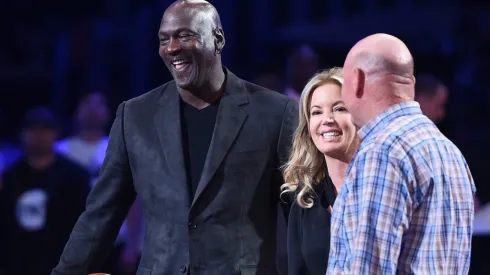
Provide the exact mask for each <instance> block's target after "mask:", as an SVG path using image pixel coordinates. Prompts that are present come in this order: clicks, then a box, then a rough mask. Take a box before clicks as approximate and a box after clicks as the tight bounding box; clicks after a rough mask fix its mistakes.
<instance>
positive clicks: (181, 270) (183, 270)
mask: <svg viewBox="0 0 490 275" xmlns="http://www.w3.org/2000/svg"><path fill="white" fill-rule="evenodd" d="M180 272H182V273H186V272H187V266H185V265H182V266H180Z"/></svg>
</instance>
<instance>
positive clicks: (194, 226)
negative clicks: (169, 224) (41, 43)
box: [189, 222, 197, 229]
mask: <svg viewBox="0 0 490 275" xmlns="http://www.w3.org/2000/svg"><path fill="white" fill-rule="evenodd" d="M189 228H190V229H196V228H197V224H196V223H195V222H189Z"/></svg>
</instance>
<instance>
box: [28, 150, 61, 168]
mask: <svg viewBox="0 0 490 275" xmlns="http://www.w3.org/2000/svg"><path fill="white" fill-rule="evenodd" d="M54 160H55V154H54V153H53V152H50V153H48V154H43V155H39V156H32V155H31V156H27V163H28V164H29V165H30V166H31V167H32V168H34V169H36V170H44V169H46V168H48V167H49V166H51V164H52V163H53V162H54Z"/></svg>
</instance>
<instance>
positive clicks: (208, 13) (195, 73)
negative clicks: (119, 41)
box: [158, 0, 225, 91]
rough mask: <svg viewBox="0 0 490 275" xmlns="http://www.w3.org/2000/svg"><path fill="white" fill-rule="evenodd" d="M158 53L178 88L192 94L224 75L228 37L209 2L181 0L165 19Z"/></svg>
mask: <svg viewBox="0 0 490 275" xmlns="http://www.w3.org/2000/svg"><path fill="white" fill-rule="evenodd" d="M158 37H159V40H160V48H159V54H160V56H161V57H162V59H163V60H164V62H165V65H166V66H167V68H168V69H169V71H170V72H171V73H172V76H173V77H174V80H175V81H176V83H177V85H178V87H180V88H182V89H184V90H188V91H192V90H196V91H197V89H199V88H200V87H203V86H204V85H205V84H209V83H207V82H210V81H213V80H214V79H219V78H221V76H218V75H222V74H223V69H222V65H221V51H222V49H223V47H224V45H225V37H224V33H223V29H222V28H221V21H220V19H219V15H218V12H217V11H216V9H215V8H214V6H213V5H211V4H210V3H209V2H207V1H203V0H180V1H176V2H174V3H173V4H171V5H170V6H169V7H168V8H167V10H166V11H165V13H164V14H163V17H162V22H161V24H160V30H159V32H158Z"/></svg>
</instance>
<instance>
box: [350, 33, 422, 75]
mask: <svg viewBox="0 0 490 275" xmlns="http://www.w3.org/2000/svg"><path fill="white" fill-rule="evenodd" d="M350 66H355V67H358V68H359V69H362V70H363V71H364V72H365V73H366V74H385V75H393V76H400V77H404V78H412V76H413V70H414V64H413V58H412V54H411V53H410V51H409V50H408V48H407V46H406V45H405V43H403V42H402V41H401V40H400V39H398V38H396V37H394V36H391V35H388V34H374V35H371V36H368V37H366V38H364V39H362V40H361V41H359V42H358V43H357V44H356V45H354V47H352V49H351V50H350V52H349V54H348V55H347V59H346V64H345V66H344V67H350Z"/></svg>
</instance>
